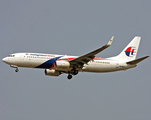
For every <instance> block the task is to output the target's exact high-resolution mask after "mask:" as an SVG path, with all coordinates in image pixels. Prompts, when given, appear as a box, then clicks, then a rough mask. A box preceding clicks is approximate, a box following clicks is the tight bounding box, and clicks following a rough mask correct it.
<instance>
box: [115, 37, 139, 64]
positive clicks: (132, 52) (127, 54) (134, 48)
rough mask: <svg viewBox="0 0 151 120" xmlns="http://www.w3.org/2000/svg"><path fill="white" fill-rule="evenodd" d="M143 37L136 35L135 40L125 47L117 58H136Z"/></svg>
mask: <svg viewBox="0 0 151 120" xmlns="http://www.w3.org/2000/svg"><path fill="white" fill-rule="evenodd" d="M140 40H141V37H139V36H136V37H134V38H133V40H132V41H131V42H130V43H129V44H128V45H127V46H126V47H125V48H124V50H123V51H122V52H121V53H120V54H119V55H118V56H116V57H115V58H117V59H118V60H121V61H132V60H135V58H136V55H137V52H138V47H139V43H140Z"/></svg>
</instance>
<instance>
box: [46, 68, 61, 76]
mask: <svg viewBox="0 0 151 120" xmlns="http://www.w3.org/2000/svg"><path fill="white" fill-rule="evenodd" d="M60 74H61V73H60V71H56V70H54V69H52V70H50V69H45V75H48V76H59V75H60Z"/></svg>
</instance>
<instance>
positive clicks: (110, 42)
mask: <svg viewBox="0 0 151 120" xmlns="http://www.w3.org/2000/svg"><path fill="white" fill-rule="evenodd" d="M113 39H114V36H112V37H111V39H110V40H109V42H108V43H107V45H108V46H110V45H111V44H112V41H113Z"/></svg>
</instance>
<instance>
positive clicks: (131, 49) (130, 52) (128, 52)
mask: <svg viewBox="0 0 151 120" xmlns="http://www.w3.org/2000/svg"><path fill="white" fill-rule="evenodd" d="M135 50H136V49H135V47H128V48H127V49H126V50H125V54H126V55H127V56H128V57H131V56H134V55H135Z"/></svg>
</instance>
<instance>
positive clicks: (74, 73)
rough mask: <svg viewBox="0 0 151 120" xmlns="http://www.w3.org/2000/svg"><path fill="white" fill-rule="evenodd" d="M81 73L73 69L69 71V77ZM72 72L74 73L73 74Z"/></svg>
mask: <svg viewBox="0 0 151 120" xmlns="http://www.w3.org/2000/svg"><path fill="white" fill-rule="evenodd" d="M78 73H79V71H78V70H74V69H72V70H71V72H70V73H68V76H67V78H68V79H69V80H70V79H71V78H72V75H77V74H78ZM71 74H72V75H71Z"/></svg>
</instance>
